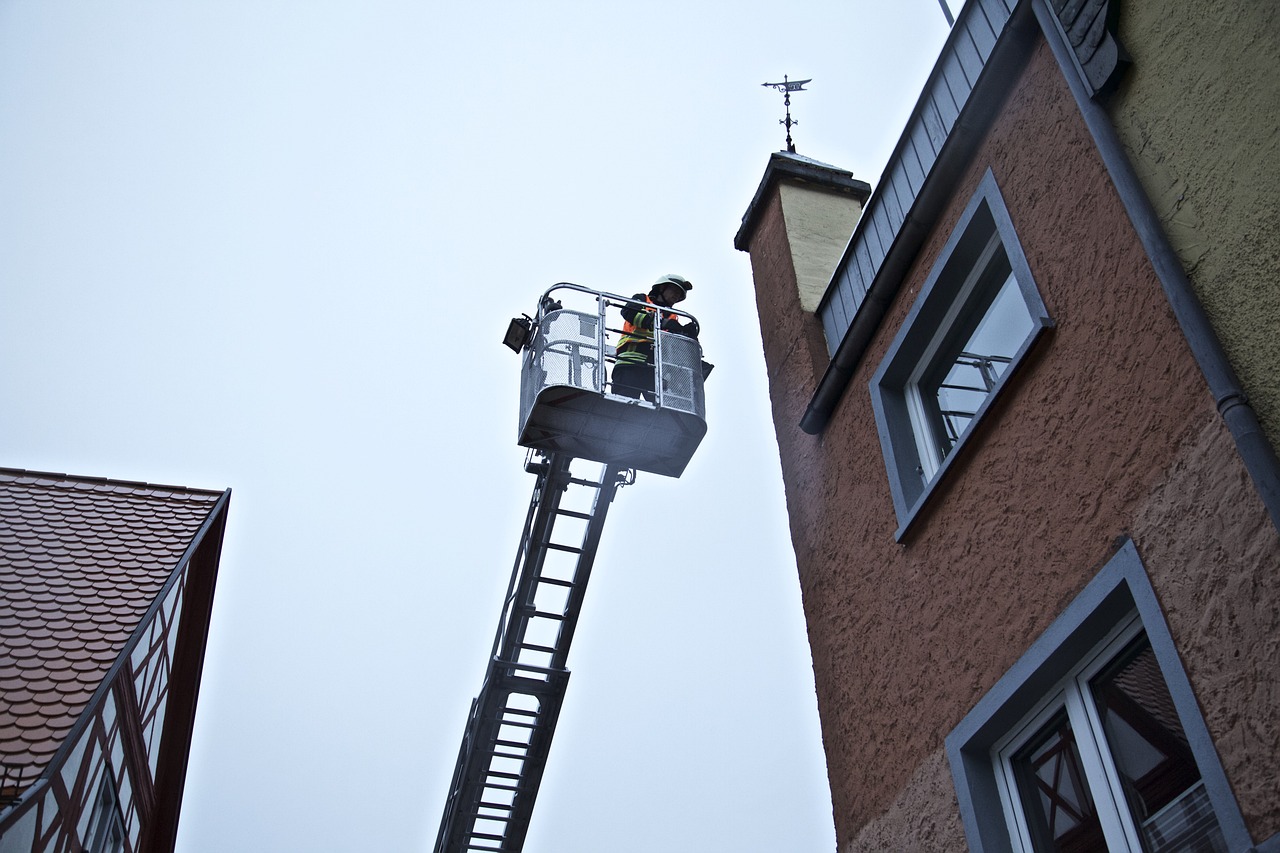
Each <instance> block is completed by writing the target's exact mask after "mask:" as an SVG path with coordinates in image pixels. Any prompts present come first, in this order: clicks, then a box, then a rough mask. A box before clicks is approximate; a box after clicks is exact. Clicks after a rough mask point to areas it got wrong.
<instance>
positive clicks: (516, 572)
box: [489, 471, 548, 659]
mask: <svg viewBox="0 0 1280 853" xmlns="http://www.w3.org/2000/svg"><path fill="white" fill-rule="evenodd" d="M547 479H548V478H547V471H542V472H540V473H539V474H538V479H537V480H536V481H535V482H534V485H533V497H532V498H530V499H529V511H528V512H527V513H526V514H525V519H524V530H523V531H521V533H520V545H519V547H517V548H516V558H515V562H514V563H513V564H512V566H511V580H509V581H508V582H507V593H506V595H505V596H504V598H503V600H502V601H503V603H502V613H501V614H499V616H498V630H497V633H496V634H495V635H494V638H493V647H492V648H491V649H490V650H489V657H490V659H492V658H494V657H496V656H497V654H498V648H499V646H500V645H501V644H502V636H503V633H504V632H505V629H506V625H507V615H508V612H509V611H510V608H511V601H512V599H513V596H514V593H515V588H516V581H517V580H518V579H519V577H520V566H521V564H522V563H523V561H524V555H525V551H526V550H527V548H528V546H529V541H530V539H529V533H530V531H531V530H532V529H533V522H534V518H535V517H536V516H537V512H538V507H539V505H540V504H541V503H542V494H543V492H544V491H545V490H546V482H547Z"/></svg>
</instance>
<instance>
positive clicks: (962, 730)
mask: <svg viewBox="0 0 1280 853" xmlns="http://www.w3.org/2000/svg"><path fill="white" fill-rule="evenodd" d="M1135 613H1136V614H1137V617H1138V620H1139V622H1140V623H1141V627H1142V630H1143V631H1144V632H1145V633H1146V635H1147V639H1148V640H1149V641H1150V643H1151V649H1152V651H1153V653H1154V654H1155V658H1156V661H1157V663H1158V664H1159V666H1160V672H1161V674H1162V675H1163V676H1164V680H1165V684H1166V685H1167V686H1168V688H1169V694H1170V695H1171V696H1172V697H1173V702H1174V706H1175V707H1176V709H1177V712H1178V718H1179V721H1180V722H1181V723H1182V727H1183V730H1184V731H1185V733H1186V735H1187V739H1188V742H1189V744H1190V747H1191V752H1192V755H1193V756H1194V758H1195V762H1196V765H1197V767H1198V768H1199V770H1200V774H1201V778H1202V779H1203V781H1204V785H1205V790H1206V792H1207V793H1208V795H1209V801H1210V802H1211V803H1212V805H1213V810H1214V813H1215V814H1216V815H1217V817H1218V822H1219V824H1220V826H1221V828H1222V833H1223V837H1224V838H1225V839H1226V841H1227V847H1228V849H1229V850H1232V851H1248V850H1251V849H1253V842H1252V839H1251V838H1250V836H1249V832H1248V830H1247V828H1246V827H1245V823H1244V817H1243V816H1242V815H1241V813H1240V807H1239V806H1238V805H1237V804H1236V801H1235V796H1234V795H1233V794H1232V792H1231V786H1230V784H1229V783H1228V782H1227V777H1226V773H1225V772H1224V771H1223V769H1222V764H1221V762H1220V761H1219V760H1218V753H1217V750H1216V748H1215V747H1214V745H1213V739H1212V738H1211V737H1210V735H1209V730H1208V727H1207V726H1206V725H1205V722H1204V719H1203V718H1202V717H1201V715H1200V708H1199V704H1198V702H1197V701H1196V697H1195V693H1194V692H1193V690H1192V688H1191V682H1190V680H1189V679H1188V678H1187V674H1186V671H1185V670H1184V669H1183V668H1182V661H1181V658H1180V657H1179V655H1178V650H1177V647H1176V646H1175V645H1174V642H1173V636H1172V634H1171V633H1170V631H1169V626H1168V624H1167V623H1166V622H1165V620H1164V613H1163V611H1162V610H1161V609H1160V603H1159V601H1158V600H1157V598H1156V593H1155V590H1154V589H1153V588H1152V586H1151V581H1150V579H1149V578H1148V577H1147V573H1146V569H1145V568H1144V567H1143V565H1142V559H1141V557H1140V556H1139V555H1138V549H1137V548H1136V547H1135V546H1134V544H1133V541H1132V540H1125V542H1124V544H1123V545H1122V546H1121V547H1120V549H1119V550H1118V551H1117V552H1116V554H1115V556H1113V557H1112V558H1111V559H1110V560H1109V561H1108V562H1107V564H1106V566H1104V567H1103V569H1102V571H1100V572H1099V573H1098V575H1097V576H1096V577H1095V578H1094V579H1093V580H1092V581H1090V582H1089V584H1088V585H1087V586H1086V587H1085V588H1084V590H1083V591H1081V593H1080V594H1079V595H1078V596H1077V597H1076V598H1075V600H1073V601H1072V602H1071V603H1070V604H1069V605H1067V608H1066V609H1065V610H1064V611H1063V612H1062V614H1061V615H1059V617H1058V618H1057V619H1055V620H1054V622H1053V624H1052V625H1050V626H1049V628H1048V629H1047V630H1046V631H1045V632H1044V634H1042V635H1041V636H1040V637H1039V638H1037V639H1036V641H1035V642H1034V643H1032V644H1031V646H1030V647H1029V648H1028V649H1027V651H1026V653H1025V654H1023V656H1022V657H1021V658H1019V660H1018V661H1017V662H1016V663H1015V664H1014V665H1013V667H1012V668H1011V669H1010V670H1009V671H1008V672H1007V673H1005V674H1004V676H1003V677H1002V678H1001V679H1000V680H999V681H998V682H996V684H995V686H994V687H992V688H991V690H990V691H989V692H988V693H987V694H986V695H985V696H983V697H982V699H981V700H979V702H978V704H977V705H975V706H974V707H973V709H972V710H971V711H970V712H969V713H968V714H967V715H965V717H964V719H963V720H961V721H960V723H959V725H957V726H956V727H955V728H954V729H953V730H952V731H951V733H950V734H948V735H947V738H946V751H947V759H948V760H949V761H950V763H951V774H952V778H953V780H954V782H955V788H956V798H957V801H958V803H959V806H960V817H961V820H962V821H963V823H964V830H965V837H966V838H967V840H968V842H969V848H970V849H971V850H972V851H974V853H1010V851H1012V849H1013V846H1012V841H1011V840H1010V836H1009V828H1008V824H1007V822H1006V816H1005V810H1004V800H1003V799H1002V797H1001V794H1000V790H999V785H998V782H997V778H996V773H997V768H996V766H995V761H994V760H993V758H992V749H993V747H995V746H996V745H997V744H998V743H1000V742H1001V740H1002V739H1004V738H1005V737H1006V735H1007V734H1008V733H1009V732H1010V731H1011V730H1013V729H1014V727H1016V726H1018V725H1019V723H1020V722H1022V721H1023V720H1024V719H1025V717H1026V716H1027V715H1028V714H1029V713H1031V712H1032V711H1033V710H1034V709H1035V708H1036V707H1037V706H1038V705H1040V704H1041V703H1042V702H1043V700H1044V699H1045V697H1046V696H1047V695H1048V694H1049V693H1050V692H1052V691H1054V690H1055V688H1056V687H1058V686H1059V685H1060V683H1061V682H1062V680H1063V678H1065V677H1066V676H1067V675H1068V673H1070V672H1071V671H1072V670H1073V669H1075V668H1076V666H1077V664H1079V662H1080V661H1081V660H1082V659H1083V658H1084V657H1085V656H1087V655H1089V654H1090V652H1092V651H1094V650H1095V649H1096V648H1097V645H1098V643H1100V642H1101V641H1102V640H1103V639H1104V638H1106V637H1107V635H1108V634H1110V633H1111V632H1113V631H1114V630H1115V629H1116V628H1117V627H1118V626H1120V625H1121V624H1123V623H1124V622H1125V621H1126V620H1128V619H1131V618H1132V617H1133V615H1134V614H1135Z"/></svg>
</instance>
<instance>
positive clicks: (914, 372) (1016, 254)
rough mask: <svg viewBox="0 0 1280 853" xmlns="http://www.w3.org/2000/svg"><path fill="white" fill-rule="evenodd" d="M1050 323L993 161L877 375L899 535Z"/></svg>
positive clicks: (879, 418) (875, 393)
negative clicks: (1004, 201)
mask: <svg viewBox="0 0 1280 853" xmlns="http://www.w3.org/2000/svg"><path fill="white" fill-rule="evenodd" d="M1050 325H1051V321H1050V320H1049V317H1048V314H1047V312H1046V311H1045V307H1044V303H1043V302H1042V301H1041V300H1040V296H1039V293H1038V292H1037V291H1036V288H1035V284H1034V282H1033V281H1032V279H1031V271H1030V268H1029V267H1028V266H1027V262H1026V258H1025V257H1024V256H1023V254H1022V250H1021V247H1020V246H1019V244H1018V241H1017V237H1016V235H1015V234H1014V231H1013V225H1012V223H1011V222H1010V220H1009V215H1008V212H1007V211H1006V210H1005V207H1004V203H1003V201H1002V200H1001V198H1000V193H999V190H998V188H997V187H996V183H995V178H994V176H993V175H992V173H991V172H989V171H988V172H987V175H986V177H985V178H984V179H983V181H982V184H981V185H980V187H979V188H978V192H977V193H976V194H975V195H974V198H973V200H972V201H971V202H970V203H969V206H968V208H967V209H966V210H965V213H964V215H963V216H962V217H961V220H960V223H959V225H958V226H957V227H956V230H955V233H954V234H953V235H952V238H951V240H950V241H949V242H948V243H947V246H946V247H945V248H944V249H943V252H942V256H941V257H940V258H939V260H938V262H937V263H936V264H935V265H934V269H933V270H932V271H931V272H930V274H929V277H928V279H926V281H925V285H924V287H923V288H922V289H921V292H920V296H919V297H918V298H917V299H916V303H915V305H913V306H912V309H911V313H910V314H909V315H908V317H907V319H906V321H905V322H904V323H903V325H902V328H901V329H900V330H899V331H898V335H897V337H896V338H895V339H894V341H893V344H892V345H891V346H890V348H889V352H888V354H887V355H886V357H885V360H884V362H883V363H882V364H881V365H880V367H879V369H878V370H877V371H876V374H875V376H874V378H873V379H872V380H871V398H872V405H873V406H874V408H875V413H876V424H877V427H878V429H879V431H880V441H881V446H882V447H883V449H884V455H885V464H886V466H887V468H888V470H889V481H890V488H891V490H892V492H893V500H894V508H895V509H896V511H897V514H898V521H899V524H900V529H899V531H898V535H899V537H900V536H901V535H902V533H903V532H904V531H905V529H906V527H907V525H908V524H909V523H910V521H911V519H912V518H913V517H914V516H915V513H916V511H917V510H918V509H919V507H920V506H921V505H922V504H923V503H924V501H925V499H926V498H927V497H928V495H929V492H930V490H931V488H932V486H933V484H934V483H935V482H937V480H938V479H939V477H941V475H942V474H943V473H944V471H945V470H946V468H947V465H948V463H949V460H950V459H951V458H952V457H953V456H954V455H955V453H956V452H957V451H958V449H959V447H960V445H961V444H963V442H964V441H965V439H966V437H967V436H968V435H969V433H970V432H971V428H972V426H973V424H975V423H976V422H977V421H978V420H980V419H981V417H982V415H983V413H984V412H985V411H986V410H987V408H988V407H989V406H990V405H991V401H992V400H993V399H994V398H995V396H996V395H997V394H998V393H999V391H1000V389H1001V387H1002V386H1003V384H1004V380H1005V378H1006V376H1007V375H1008V374H1010V373H1011V372H1012V370H1013V369H1014V368H1015V367H1016V366H1017V364H1018V362H1019V361H1020V360H1021V359H1022V358H1023V356H1024V355H1025V354H1026V353H1027V351H1028V350H1029V348H1030V346H1031V344H1032V343H1033V342H1034V341H1035V339H1036V337H1037V336H1038V335H1039V333H1040V332H1041V331H1042V330H1043V329H1045V328H1048V327H1049V326H1050Z"/></svg>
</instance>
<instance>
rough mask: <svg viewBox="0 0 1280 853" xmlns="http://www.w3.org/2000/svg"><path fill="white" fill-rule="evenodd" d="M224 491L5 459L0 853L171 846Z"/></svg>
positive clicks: (0, 487)
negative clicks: (70, 472) (48, 470)
mask: <svg viewBox="0 0 1280 853" xmlns="http://www.w3.org/2000/svg"><path fill="white" fill-rule="evenodd" d="M229 500H230V492H229V491H227V492H210V491H201V490H193V489H183V488H173V487H167V486H151V485H146V484H142V483H127V482H120V481H114V480H104V479H92V478H84V477H68V476H65V475H62V474H43V473H35V472H28V471H18V470H11V469H0V772H2V773H3V782H2V783H0V851H2V853H45V851H48V853H63V852H64V851H65V853H81V851H86V853H135V851H148V853H150V851H169V850H172V849H173V846H174V841H175V837H176V834H177V827H178V817H179V811H180V809H181V805H182V792H183V786H184V782H185V779H186V770H187V758H188V753H189V750H190V745H191V731H192V726H193V724H194V721H195V711H196V698H197V695H198V693H199V686H200V674H201V668H202V665H203V660H204V650H205V641H206V637H207V635H208V630H209V619H210V615H211V611H212V604H213V592H214V583H215V580H216V577H217V572H218V561H219V557H220V554H221V549H222V535H223V530H224V527H225V524H226V516H227V507H228V502H229Z"/></svg>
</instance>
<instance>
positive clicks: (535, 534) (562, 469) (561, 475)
mask: <svg viewBox="0 0 1280 853" xmlns="http://www.w3.org/2000/svg"><path fill="white" fill-rule="evenodd" d="M570 461H571V460H570V458H569V457H567V456H564V455H563V454H559V453H555V454H552V455H551V457H550V459H549V460H548V473H547V475H546V482H545V484H544V488H543V494H542V499H541V502H540V504H539V506H538V512H537V514H536V517H535V519H534V523H533V525H532V527H531V528H530V530H529V533H528V536H529V539H528V541H526V542H525V543H524V544H523V545H522V550H523V551H524V565H523V567H522V568H521V570H520V572H519V579H518V581H517V583H516V589H515V593H514V596H513V598H512V599H511V601H510V602H509V611H508V613H507V614H506V616H507V618H506V620H505V624H504V635H503V636H502V638H501V639H502V642H501V644H500V646H499V648H498V650H497V654H496V657H497V658H499V659H502V660H506V661H512V662H517V661H518V660H519V654H520V646H521V644H523V643H524V640H525V635H526V633H527V631H528V628H529V617H530V613H531V612H532V611H533V606H534V592H535V590H536V588H537V583H538V579H539V577H540V576H541V574H542V567H543V564H544V563H545V562H546V556H547V542H548V541H549V539H550V537H551V532H552V530H553V529H554V526H555V519H556V511H557V510H558V509H559V508H560V498H561V497H562V496H563V494H564V489H565V488H566V487H567V485H568V481H569V463H570Z"/></svg>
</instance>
